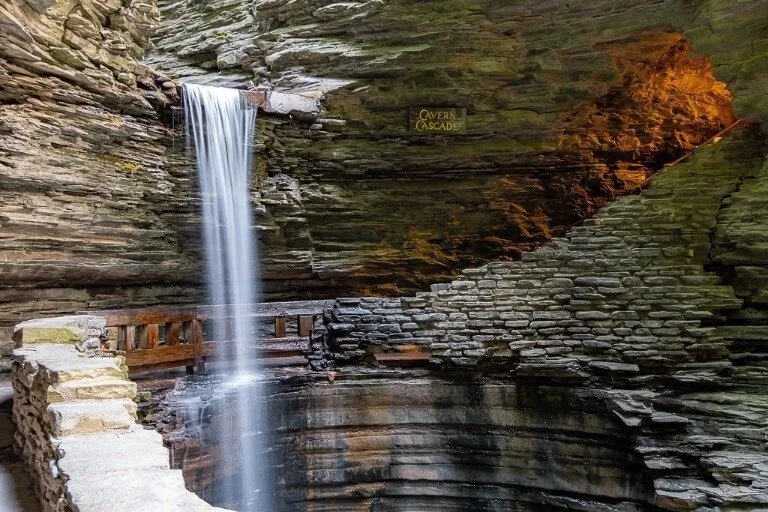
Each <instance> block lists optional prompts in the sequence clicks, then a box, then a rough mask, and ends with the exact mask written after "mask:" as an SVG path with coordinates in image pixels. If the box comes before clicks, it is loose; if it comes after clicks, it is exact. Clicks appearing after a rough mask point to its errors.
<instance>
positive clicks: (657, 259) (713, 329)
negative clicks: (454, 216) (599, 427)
mask: <svg viewBox="0 0 768 512" xmlns="http://www.w3.org/2000/svg"><path fill="white" fill-rule="evenodd" d="M759 137H760V135H759V134H758V133H757V131H756V130H752V129H745V130H738V131H736V132H734V133H732V134H730V135H729V136H727V137H726V138H724V139H723V140H722V141H720V142H718V143H717V144H712V145H709V146H705V147H702V148H699V149H697V150H696V151H695V152H694V154H693V155H692V156H691V157H690V158H689V159H688V160H686V161H685V162H682V163H680V164H677V165H675V166H672V167H669V168H667V169H666V170H664V171H663V172H661V173H659V174H658V175H657V176H656V177H655V178H654V179H653V181H652V182H651V184H650V186H649V187H648V188H647V189H646V190H644V191H642V193H640V194H639V195H633V196H624V197H621V198H619V199H618V200H616V201H615V202H614V203H612V204H610V205H608V206H606V207H604V208H603V209H601V210H600V211H599V212H598V213H597V214H596V215H595V216H594V217H592V218H590V219H588V220H586V221H584V222H583V223H582V224H580V225H578V226H576V227H574V228H573V229H572V230H571V231H570V232H569V233H568V234H567V235H566V236H564V237H561V238H557V239H555V240H553V241H552V242H551V243H548V244H546V245H545V246H543V247H541V248H540V249H538V250H536V251H534V252H531V253H526V254H524V255H523V258H522V260H521V261H514V262H496V263H491V264H488V265H486V266H483V267H481V268H476V269H468V270H465V271H464V272H463V275H462V278H461V279H459V280H456V281H453V282H450V283H445V284H439V285H434V286H433V287H432V290H431V291H430V292H425V293H421V294H417V295H416V296H414V297H404V298H397V299H385V298H343V299H338V300H337V301H336V303H335V305H334V306H333V308H331V309H329V310H327V311H326V313H325V323H326V328H327V331H326V335H325V340H326V346H325V350H326V351H328V353H330V354H331V355H332V362H333V363H334V364H335V365H336V368H337V370H338V371H342V372H343V371H344V368H343V367H344V365H347V364H350V363H362V362H368V363H371V362H374V361H376V357H375V356H376V354H379V353H387V352H389V353H397V352H403V353H404V352H427V353H429V354H431V357H430V363H431V365H432V366H433V367H435V368H441V369H445V368H450V367H458V368H465V369H469V370H473V371H472V372H467V373H466V378H468V379H471V378H473V377H472V376H473V375H476V374H478V373H477V372H475V371H476V370H480V372H481V373H480V374H483V373H496V374H506V375H507V376H508V377H509V378H511V379H513V380H515V381H519V382H532V383H536V384H543V383H546V384H548V385H552V384H554V383H562V384H566V385H568V386H569V387H571V386H584V387H585V388H586V389H591V390H594V389H610V390H612V391H613V392H614V393H616V396H617V397H618V399H617V401H616V402H615V403H614V410H613V413H614V414H615V415H616V416H617V417H618V418H619V419H620V420H621V421H622V423H623V424H624V426H625V427H626V428H627V429H628V430H629V431H630V432H631V434H630V435H629V438H630V439H631V441H630V442H631V443H633V449H634V450H635V451H636V453H637V454H638V456H639V459H640V460H641V461H643V464H644V467H645V471H646V472H647V474H648V475H650V477H651V480H652V481H653V493H652V496H651V498H649V502H650V504H651V505H653V506H655V507H659V508H661V509H663V510H680V511H692V510H704V511H715V510H765V509H766V507H768V495H767V494H766V493H765V489H766V488H768V465H766V464H765V460H767V457H768V455H767V454H766V448H765V439H766V438H767V437H766V436H768V399H766V395H765V382H766V380H765V374H766V372H765V360H766V356H765V355H764V354H765V347H766V346H768V326H767V325H766V318H767V317H766V311H765V307H764V299H763V298H762V297H763V295H762V294H764V290H763V288H761V286H762V285H761V283H762V282H763V281H761V280H760V277H761V276H762V275H763V274H764V272H765V267H764V265H763V260H762V259H761V258H759V257H753V256H754V255H759V254H762V253H761V252H760V251H761V250H762V247H763V242H762V241H763V237H762V235H761V234H760V233H761V231H760V229H759V227H758V224H759V221H760V219H761V218H762V215H763V212H762V210H761V209H760V208H759V205H760V204H762V201H764V199H763V198H762V196H761V195H760V194H759V192H760V191H762V190H763V187H764V186H765V178H766V175H765V172H764V171H763V169H764V167H763V166H764V159H763V157H762V156H761V155H760V154H759V152H758V151H757V149H756V148H758V147H759V145H760V144H759V141H758V139H759ZM755 192H758V193H755ZM755 205H758V208H755ZM718 223H720V224H718ZM734 226H735V228H734ZM744 254H749V255H752V256H750V257H751V258H752V259H751V260H745V259H743V256H744ZM725 255H729V256H725ZM739 255H741V257H742V259H741V260H739V259H738V257H739ZM728 257H730V258H731V259H732V260H733V261H726V260H727V258H728ZM718 260H719V261H718ZM744 261H748V262H750V263H749V264H745V263H742V264H741V266H740V265H739V262H744ZM728 264H730V265H731V266H729V265H728ZM733 265H735V266H733ZM724 269H725V273H723V272H724ZM749 273H751V274H749ZM748 274H749V275H753V276H754V278H753V279H746V278H745V276H746V275H748ZM737 294H738V296H737ZM742 301H744V302H742ZM761 308H762V309H761ZM403 360H404V361H405V360H407V359H405V358H404V359H403ZM313 364H315V365H317V364H318V363H317V361H315V362H313Z"/></svg>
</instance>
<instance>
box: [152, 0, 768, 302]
mask: <svg viewBox="0 0 768 512" xmlns="http://www.w3.org/2000/svg"><path fill="white" fill-rule="evenodd" d="M761 5H762V2H760V1H753V2H744V3H740V4H738V5H737V4H733V3H730V4H728V5H724V4H723V5H720V4H719V3H716V2H699V3H697V4H695V5H694V4H691V3H690V2H683V1H680V0H666V1H661V2H656V3H655V4H654V5H653V8H649V7H648V5H647V3H644V2H615V1H609V0H603V1H598V2H575V3H574V2H571V3H566V2H534V1H526V2H522V3H521V2H516V3H515V4H514V5H507V4H505V3H503V2H502V3H499V2H489V1H486V0H469V1H465V2H462V1H427V2H405V1H399V0H388V1H366V2H343V3H333V2H326V1H291V2H288V1H281V0H270V1H257V2H246V1H228V2H218V3H213V4H210V3H208V4H201V3H197V2H185V1H182V2H171V1H168V0H161V1H160V2H159V6H160V9H161V12H162V13H163V16H164V21H163V22H162V23H161V27H160V29H159V32H158V36H157V37H156V38H155V42H156V45H157V48H156V49H155V50H153V51H152V52H151V53H150V54H149V56H148V60H147V62H148V63H150V64H151V65H153V66H156V67H157V68H158V69H162V70H163V71H164V72H167V73H169V74H171V75H173V76H175V77H177V78H179V79H180V80H193V81H199V82H205V83H218V84H226V85H237V86H246V85H248V84H249V83H250V82H251V81H253V83H255V84H259V85H261V84H268V85H271V86H273V87H276V88H278V89H282V90H287V91H291V92H298V93H302V94H307V95H311V96H313V97H317V96H321V97H324V106H325V107H326V110H327V111H326V112H325V113H324V114H322V118H321V119H318V120H307V121H306V122H298V123H296V122H284V121H277V122H276V121H274V120H262V124H261V126H260V135H259V136H260V138H261V142H262V147H261V148H260V154H259V160H260V162H261V163H260V166H259V169H258V173H257V174H258V175H259V176H262V177H264V176H267V178H265V180H266V183H267V185H266V187H265V194H264V196H263V197H264V201H263V202H262V203H261V205H262V206H263V209H264V212H263V214H262V215H261V216H260V217H259V223H260V230H261V232H262V240H263V241H264V249H263V251H262V253H263V254H264V255H265V257H264V265H265V267H266V278H267V281H266V289H267V291H268V292H271V293H272V294H274V295H275V296H282V297H290V296H297V295H316V296H320V295H326V296H327V295H334V294H336V295H338V294H340V293H345V294H352V293H361V292H362V293H375V294H395V293H398V292H405V291H414V290H417V289H423V288H424V287H425V286H426V284H428V283H434V282H438V281H441V280H445V279H447V278H448V277H449V276H452V275H454V274H455V273H456V271H457V270H458V269H460V268H462V267H466V266H472V265H477V264H480V263H482V262H485V261H489V260H493V259H509V258H517V257H519V255H520V253H521V251H525V250H529V249H531V248H532V247H535V246H538V245H540V244H541V243H542V242H544V241H546V240H547V239H549V238H550V237H552V236H556V235H558V234H562V233H563V232H564V231H565V230H566V229H567V228H568V227H569V226H570V225H572V224H573V223H574V222H575V221H577V220H578V219H581V218H583V217H585V216H587V215H589V214H590V213H592V212H594V210H595V209H596V208H597V207H599V206H600V205H601V204H603V203H604V202H606V201H607V200H610V199H611V198H613V197H615V196H616V195H617V194H620V193H622V192H624V191H626V190H629V189H632V188H633V187H634V186H635V185H637V184H638V183H639V182H642V181H643V180H644V179H645V178H646V177H647V176H648V174H649V173H650V172H652V171H653V170H655V169H657V168H658V167H659V165H660V164H661V163H663V162H669V161H671V160H673V159H674V158H676V157H677V156H679V155H680V154H682V153H683V152H685V151H687V150H689V149H690V148H691V147H692V146H693V145H696V144H699V143H701V142H702V141H703V140H705V139H706V138H708V137H709V136H710V135H712V134H714V133H716V132H717V131H718V130H719V129H721V128H723V127H724V126H726V125H728V124H730V123H731V122H732V121H733V114H732V112H731V107H730V103H731V98H730V94H731V93H730V92H729V91H728V90H726V89H725V87H724V85H723V83H720V82H717V81H716V79H715V78H713V75H712V72H713V67H712V65H710V62H709V61H708V60H707V57H711V60H712V62H713V63H714V73H715V76H716V77H717V79H719V80H722V81H723V82H725V83H728V84H729V86H730V87H731V90H732V91H738V93H739V94H741V95H742V96H743V97H742V98H739V99H738V100H736V105H737V107H738V109H737V110H738V111H737V114H738V115H739V116H743V117H747V118H750V119H755V120H759V119H762V118H764V117H765V114H766V112H768V106H766V104H765V101H764V99H762V98H761V96H760V95H759V94H758V93H757V91H759V90H761V88H762V85H761V80H762V78H760V77H759V74H758V72H757V71H756V70H757V69H758V68H759V66H760V64H759V63H763V64H764V63H765V55H764V52H763V50H760V49H758V48H757V47H756V46H754V45H753V44H752V43H753V42H754V41H755V40H756V39H759V38H761V37H763V35H764V32H765V30H766V26H767V25H768V15H766V14H764V10H761V9H760V7H761ZM744 25H746V26H748V27H749V30H746V31H745V32H744V33H743V34H744V37H745V39H742V38H741V37H742V36H740V35H739V34H740V33H741V32H740V30H741V28H740V27H742V26H744ZM710 32H711V35H710ZM713 40H714V41H718V44H713V43H712V41H713ZM691 46H692V48H693V49H692V50H691ZM721 47H728V48H730V49H731V50H729V52H728V54H727V55H725V54H724V53H723V52H722V51H720V50H719V48H721ZM421 105H428V106H448V105H452V106H457V107H466V108H467V109H468V116H467V125H468V130H467V133H466V134H463V135H455V136H415V135H412V134H410V133H409V132H408V118H407V115H408V108H409V107H410V106H421ZM281 187H282V188H281ZM275 189H277V190H275ZM288 189H290V193H288Z"/></svg>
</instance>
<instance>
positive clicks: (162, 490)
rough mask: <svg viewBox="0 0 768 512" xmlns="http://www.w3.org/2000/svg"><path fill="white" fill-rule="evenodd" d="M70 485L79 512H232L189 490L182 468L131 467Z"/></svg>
mask: <svg viewBox="0 0 768 512" xmlns="http://www.w3.org/2000/svg"><path fill="white" fill-rule="evenodd" d="M148 482H151V485H148ZM67 488H68V494H69V495H70V496H71V498H72V501H73V502H74V503H77V507H78V509H79V511H80V512H105V511H109V512H158V511H162V512H230V511H227V510H225V509H222V508H218V507H211V506H210V505H209V504H208V503H206V502H205V501H203V500H202V499H201V498H199V497H198V496H197V495H195V494H193V493H191V492H189V491H187V489H186V488H185V487H184V477H183V476H182V473H181V470H179V469H172V470H158V469H137V468H128V469H126V470H124V471H120V472H117V473H113V474H103V475H99V477H98V478H93V479H89V478H75V479H72V480H70V481H69V482H68V484H67ZM159 504H162V507H160V508H159V507H158V505H159Z"/></svg>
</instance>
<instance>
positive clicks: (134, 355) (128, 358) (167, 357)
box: [125, 345, 195, 368]
mask: <svg viewBox="0 0 768 512" xmlns="http://www.w3.org/2000/svg"><path fill="white" fill-rule="evenodd" d="M194 359H195V347H194V346H192V345H176V346H175V347H158V348H151V349H150V348H145V349H136V350H131V351H130V352H127V353H126V354H125V364H126V365H127V366H128V367H129V368H132V367H138V366H153V365H158V364H165V363H170V362H178V365H179V366H181V365H182V364H184V363H185V362H187V363H188V362H190V361H194Z"/></svg>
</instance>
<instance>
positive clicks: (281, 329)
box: [275, 315, 285, 338]
mask: <svg viewBox="0 0 768 512" xmlns="http://www.w3.org/2000/svg"><path fill="white" fill-rule="evenodd" d="M275 338H285V315H278V316H276V317H275Z"/></svg>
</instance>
